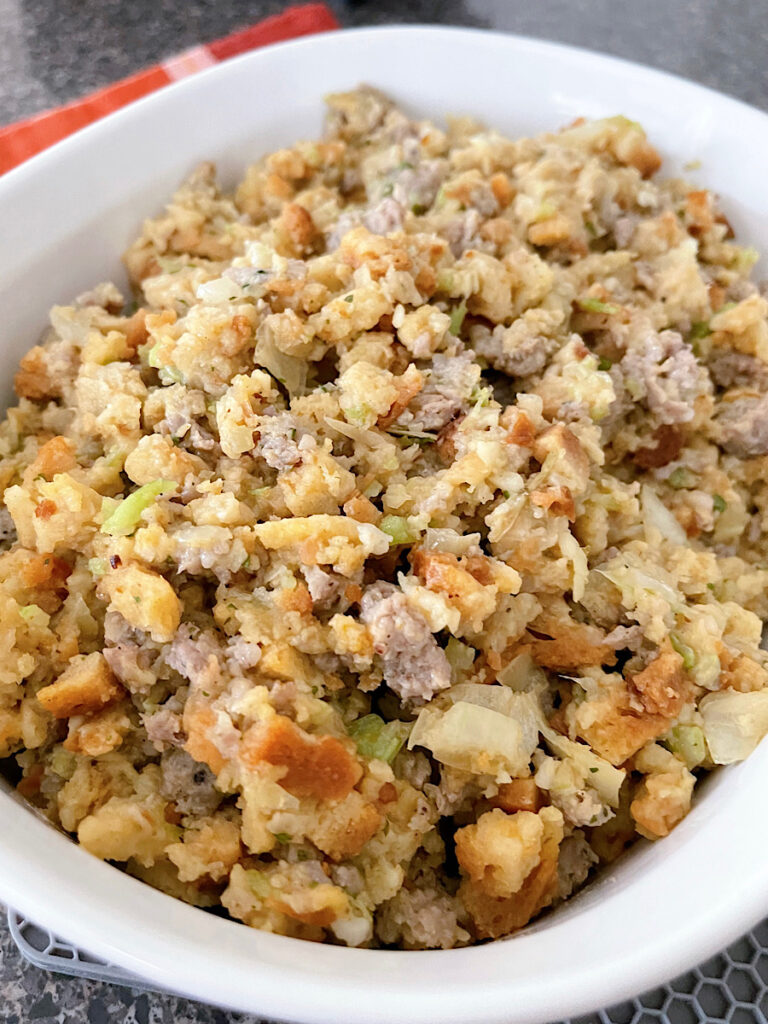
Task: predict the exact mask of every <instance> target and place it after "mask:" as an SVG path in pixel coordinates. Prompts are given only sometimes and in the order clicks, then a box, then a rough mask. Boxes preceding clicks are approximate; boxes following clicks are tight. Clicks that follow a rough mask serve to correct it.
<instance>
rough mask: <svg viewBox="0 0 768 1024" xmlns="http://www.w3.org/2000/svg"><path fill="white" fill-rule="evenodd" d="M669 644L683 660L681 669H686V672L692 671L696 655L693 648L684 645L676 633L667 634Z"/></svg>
mask: <svg viewBox="0 0 768 1024" xmlns="http://www.w3.org/2000/svg"><path fill="white" fill-rule="evenodd" d="M669 642H670V643H671V644H672V646H673V647H674V649H675V650H676V651H677V653H678V654H679V655H680V657H681V658H682V659H683V668H684V669H686V671H690V669H692V668H693V666H694V665H695V664H696V653H695V652H694V650H693V648H692V647H689V646H688V644H686V643H684V642H683V640H682V639H681V638H680V637H679V636H678V635H677V633H670V634H669Z"/></svg>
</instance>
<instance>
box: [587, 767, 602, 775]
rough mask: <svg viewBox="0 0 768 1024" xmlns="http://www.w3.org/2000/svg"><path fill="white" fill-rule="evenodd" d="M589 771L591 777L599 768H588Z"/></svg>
mask: <svg viewBox="0 0 768 1024" xmlns="http://www.w3.org/2000/svg"><path fill="white" fill-rule="evenodd" d="M589 770H590V771H591V772H592V774H593V775H594V774H595V772H599V771H600V769H599V768H590V769H589Z"/></svg>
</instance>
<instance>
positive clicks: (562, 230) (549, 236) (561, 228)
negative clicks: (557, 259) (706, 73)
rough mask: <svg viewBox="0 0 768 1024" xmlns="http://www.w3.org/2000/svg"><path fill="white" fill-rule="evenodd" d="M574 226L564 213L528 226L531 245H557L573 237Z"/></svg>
mask: <svg viewBox="0 0 768 1024" xmlns="http://www.w3.org/2000/svg"><path fill="white" fill-rule="evenodd" d="M572 230H573V227H572V225H571V222H570V221H569V220H568V218H567V217H566V216H565V214H563V213H556V214H555V215H554V216H553V217H547V218H546V220H541V221H539V222H538V223H537V224H531V226H530V227H529V228H528V241H529V242H530V243H531V245H557V243H558V242H566V241H567V240H568V239H569V238H570V237H571V232H572Z"/></svg>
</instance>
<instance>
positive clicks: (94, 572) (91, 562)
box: [88, 558, 107, 576]
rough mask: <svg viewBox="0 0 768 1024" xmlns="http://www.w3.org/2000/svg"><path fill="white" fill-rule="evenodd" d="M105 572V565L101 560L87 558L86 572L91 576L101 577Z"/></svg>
mask: <svg viewBox="0 0 768 1024" xmlns="http://www.w3.org/2000/svg"><path fill="white" fill-rule="evenodd" d="M106 571H107V563H106V562H105V561H104V559H103V558H89V559H88V572H89V573H90V574H91V576H103V575H104V573H105V572H106Z"/></svg>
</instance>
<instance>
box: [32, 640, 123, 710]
mask: <svg viewBox="0 0 768 1024" xmlns="http://www.w3.org/2000/svg"><path fill="white" fill-rule="evenodd" d="M124 694H125V690H124V689H123V688H122V686H121V685H120V684H119V683H118V681H117V680H116V679H115V677H114V675H113V673H112V669H111V668H110V667H109V665H108V664H107V662H106V659H105V658H104V655H103V654H102V653H101V652H100V651H95V652H94V653H93V654H85V655H77V656H76V657H75V658H73V659H72V661H71V662H70V663H69V665H68V666H67V667H66V668H65V669H64V671H63V672H62V674H61V675H60V676H59V678H58V679H57V680H56V682H55V683H51V684H50V686H44V687H43V688H42V690H39V691H38V694H37V699H38V701H39V702H40V703H41V704H42V706H43V707H44V708H45V710H46V711H50V713H51V714H52V715H53V716H54V718H69V717H70V716H71V715H89V714H91V715H92V714H95V713H96V712H98V711H101V709H102V708H104V707H106V706H107V704H113V703H114V702H115V701H117V700H120V698H121V697H122V696H123V695H124Z"/></svg>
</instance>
